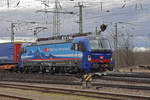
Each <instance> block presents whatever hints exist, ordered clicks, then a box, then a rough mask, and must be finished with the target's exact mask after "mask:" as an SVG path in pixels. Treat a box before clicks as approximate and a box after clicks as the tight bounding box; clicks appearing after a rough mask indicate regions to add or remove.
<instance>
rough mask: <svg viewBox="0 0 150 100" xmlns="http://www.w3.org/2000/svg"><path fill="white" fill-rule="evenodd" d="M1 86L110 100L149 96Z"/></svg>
mask: <svg viewBox="0 0 150 100" xmlns="http://www.w3.org/2000/svg"><path fill="white" fill-rule="evenodd" d="M0 87H3V88H16V89H23V90H33V91H40V92H44V93H45V92H46V93H59V94H67V95H77V96H86V97H92V98H103V99H111V100H150V97H146V96H137V95H127V94H116V93H108V92H98V91H91V90H80V89H68V88H67V89H66V88H54V87H41V86H31V85H19V84H16V85H15V84H4V83H3V84H0Z"/></svg>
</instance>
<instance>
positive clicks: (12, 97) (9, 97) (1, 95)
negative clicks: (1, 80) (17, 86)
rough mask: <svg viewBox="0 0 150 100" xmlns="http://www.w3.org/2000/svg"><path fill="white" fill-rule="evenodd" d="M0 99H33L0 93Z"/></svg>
mask: <svg viewBox="0 0 150 100" xmlns="http://www.w3.org/2000/svg"><path fill="white" fill-rule="evenodd" d="M0 100H33V99H28V98H24V97H17V96H10V95H4V94H0Z"/></svg>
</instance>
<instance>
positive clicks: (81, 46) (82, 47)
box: [71, 42, 86, 52]
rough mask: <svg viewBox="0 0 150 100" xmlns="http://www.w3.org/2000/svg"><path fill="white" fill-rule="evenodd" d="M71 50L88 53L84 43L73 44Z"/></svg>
mask: <svg viewBox="0 0 150 100" xmlns="http://www.w3.org/2000/svg"><path fill="white" fill-rule="evenodd" d="M71 49H72V50H75V51H82V52H85V51H86V47H85V45H84V43H83V42H80V43H73V44H72V47H71Z"/></svg>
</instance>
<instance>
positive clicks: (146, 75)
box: [106, 72, 150, 78]
mask: <svg viewBox="0 0 150 100" xmlns="http://www.w3.org/2000/svg"><path fill="white" fill-rule="evenodd" d="M106 76H115V77H133V78H150V73H143V72H132V73H131V72H108V73H106Z"/></svg>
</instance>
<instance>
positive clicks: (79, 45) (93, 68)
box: [19, 36, 113, 73]
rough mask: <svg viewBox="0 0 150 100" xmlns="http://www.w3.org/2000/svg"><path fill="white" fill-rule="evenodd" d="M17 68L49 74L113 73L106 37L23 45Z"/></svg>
mask: <svg viewBox="0 0 150 100" xmlns="http://www.w3.org/2000/svg"><path fill="white" fill-rule="evenodd" d="M19 68H20V69H21V70H22V71H25V72H39V71H41V72H50V73H59V72H63V73H82V72H87V73H89V72H101V71H106V70H113V64H112V49H111V47H110V44H109V41H108V40H107V39H106V38H104V37H94V36H84V37H75V38H73V39H72V40H47V41H44V42H36V43H32V44H28V43H27V44H24V45H23V46H22V48H21V55H20V61H19Z"/></svg>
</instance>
